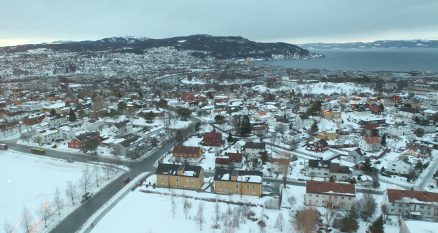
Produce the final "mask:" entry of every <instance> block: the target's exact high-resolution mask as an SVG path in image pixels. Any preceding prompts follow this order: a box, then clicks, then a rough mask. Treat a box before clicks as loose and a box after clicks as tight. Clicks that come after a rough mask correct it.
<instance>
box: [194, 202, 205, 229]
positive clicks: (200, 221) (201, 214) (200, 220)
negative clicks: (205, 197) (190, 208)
mask: <svg viewBox="0 0 438 233" xmlns="http://www.w3.org/2000/svg"><path fill="white" fill-rule="evenodd" d="M195 220H196V222H197V223H198V224H199V230H201V231H202V226H203V225H204V222H205V218H204V204H203V203H202V202H200V203H199V206H198V212H197V213H196V218H195Z"/></svg>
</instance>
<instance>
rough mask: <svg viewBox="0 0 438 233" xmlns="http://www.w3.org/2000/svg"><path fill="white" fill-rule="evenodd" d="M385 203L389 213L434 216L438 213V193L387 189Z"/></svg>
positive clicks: (406, 215) (422, 216)
mask: <svg viewBox="0 0 438 233" xmlns="http://www.w3.org/2000/svg"><path fill="white" fill-rule="evenodd" d="M384 203H385V205H386V208H387V210H388V214H389V215H401V216H405V217H414V218H434V217H435V216H437V214H438V193H432V192H423V191H414V190H399V189H387V190H386V193H385V196H384Z"/></svg>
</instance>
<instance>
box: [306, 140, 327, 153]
mask: <svg viewBox="0 0 438 233" xmlns="http://www.w3.org/2000/svg"><path fill="white" fill-rule="evenodd" d="M306 150H309V151H315V152H323V151H326V150H328V143H327V141H326V140H323V139H321V140H319V141H317V142H313V143H308V144H307V146H306Z"/></svg>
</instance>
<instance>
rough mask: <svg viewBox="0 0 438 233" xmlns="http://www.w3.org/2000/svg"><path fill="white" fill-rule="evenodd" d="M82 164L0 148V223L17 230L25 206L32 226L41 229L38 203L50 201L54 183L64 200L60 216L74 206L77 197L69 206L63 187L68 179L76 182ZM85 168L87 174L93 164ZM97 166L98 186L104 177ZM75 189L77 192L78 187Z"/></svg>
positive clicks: (79, 176)
mask: <svg viewBox="0 0 438 233" xmlns="http://www.w3.org/2000/svg"><path fill="white" fill-rule="evenodd" d="M86 166H87V165H86V164H83V163H77V162H75V163H68V162H67V161H64V160H56V159H50V158H44V157H40V156H37V155H33V154H27V153H21V152H16V151H12V150H8V151H0V224H5V222H6V221H7V222H8V223H9V224H11V225H12V226H13V227H14V228H15V229H16V231H14V232H21V229H22V226H21V216H22V212H23V209H24V208H26V209H27V210H28V211H29V213H30V214H31V216H32V218H33V220H34V221H33V223H34V224H35V227H36V229H40V230H41V231H42V229H43V228H44V222H43V221H42V220H41V215H40V213H39V212H40V211H39V210H40V209H41V205H42V203H43V202H49V203H52V201H53V199H54V196H55V195H54V193H55V189H56V187H58V188H59V191H60V194H61V197H62V199H63V200H64V208H63V210H62V213H61V216H62V215H64V214H66V213H68V212H69V211H71V210H72V209H73V208H74V207H75V206H77V205H78V203H77V202H78V201H77V202H76V205H75V206H72V205H71V202H69V201H68V200H67V198H66V195H65V189H66V186H67V182H68V181H71V182H73V184H75V185H76V184H77V183H78V181H79V180H80V179H81V177H82V175H83V170H84V169H85V168H86ZM89 168H90V174H91V173H93V171H94V169H93V168H94V166H90V167H89ZM98 168H99V170H96V171H98V172H99V174H100V177H101V184H100V187H102V185H103V184H104V183H105V181H107V179H106V178H103V176H104V174H103V171H101V169H100V168H101V166H99V167H98ZM90 190H92V192H95V191H97V188H96V186H94V187H91V186H90ZM77 191H78V193H81V192H80V190H79V189H77ZM58 220H59V219H58ZM52 221H56V219H52ZM52 221H50V222H52ZM37 232H40V231H37Z"/></svg>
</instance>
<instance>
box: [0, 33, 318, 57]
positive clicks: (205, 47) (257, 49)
mask: <svg viewBox="0 0 438 233" xmlns="http://www.w3.org/2000/svg"><path fill="white" fill-rule="evenodd" d="M160 47H173V48H175V49H177V50H184V51H190V52H191V55H192V56H194V57H199V58H207V57H210V58H216V59H246V58H250V59H264V60H278V59H308V58H315V57H322V56H321V55H318V54H313V53H311V52H309V51H308V50H306V49H303V48H300V47H298V46H296V45H293V44H288V43H281V42H278V43H260V42H254V41H251V40H248V39H245V38H243V37H239V36H211V35H191V36H180V37H172V38H164V39H150V38H135V37H111V38H105V39H101V40H96V41H76V42H75V41H65V42H62V41H59V42H53V43H42V44H27V45H18V46H8V47H2V48H0V53H15V52H26V51H29V50H36V49H49V50H52V51H54V52H100V51H109V52H118V53H135V54H143V53H145V52H146V51H147V50H148V49H153V48H160Z"/></svg>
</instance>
